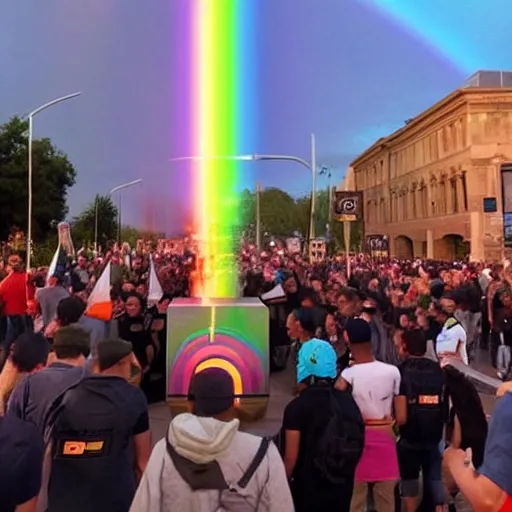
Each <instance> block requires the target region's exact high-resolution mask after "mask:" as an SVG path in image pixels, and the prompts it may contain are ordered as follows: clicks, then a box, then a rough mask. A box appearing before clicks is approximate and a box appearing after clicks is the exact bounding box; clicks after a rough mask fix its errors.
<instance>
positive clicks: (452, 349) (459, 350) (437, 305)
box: [431, 302, 469, 364]
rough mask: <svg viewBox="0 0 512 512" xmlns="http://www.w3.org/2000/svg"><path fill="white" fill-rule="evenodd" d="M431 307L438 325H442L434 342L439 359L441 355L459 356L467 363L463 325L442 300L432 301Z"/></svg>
mask: <svg viewBox="0 0 512 512" xmlns="http://www.w3.org/2000/svg"><path fill="white" fill-rule="evenodd" d="M431 308H432V311H433V312H434V314H435V319H436V321H437V322H438V323H439V325H442V329H441V332H440V333H439V334H438V335H437V338H436V344H435V345H436V354H437V356H438V357H439V358H440V359H442V358H443V357H459V358H460V359H461V361H462V362H463V363H464V364H469V360H468V353H467V349H466V341H467V338H466V331H465V330H464V327H462V325H461V324H460V322H459V321H458V320H457V319H456V318H455V317H454V316H453V314H451V312H450V311H449V310H448V309H447V308H446V307H445V306H444V304H443V303H442V302H434V303H432V305H431Z"/></svg>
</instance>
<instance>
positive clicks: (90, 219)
mask: <svg viewBox="0 0 512 512" xmlns="http://www.w3.org/2000/svg"><path fill="white" fill-rule="evenodd" d="M96 206H97V208H98V244H99V245H101V247H103V248H105V247H107V246H108V245H110V243H111V242H112V241H113V240H115V239H116V237H117V207H116V205H115V204H114V202H113V201H112V199H111V198H110V196H99V195H97V196H96V198H95V200H94V201H93V202H92V203H90V204H89V205H88V206H87V207H86V208H85V210H84V211H83V212H82V213H81V214H80V215H79V216H78V217H75V218H74V219H73V221H72V223H71V236H72V237H73V241H74V243H75V246H76V247H77V248H78V247H81V246H89V247H90V246H92V244H93V242H94V234H95V225H96Z"/></svg>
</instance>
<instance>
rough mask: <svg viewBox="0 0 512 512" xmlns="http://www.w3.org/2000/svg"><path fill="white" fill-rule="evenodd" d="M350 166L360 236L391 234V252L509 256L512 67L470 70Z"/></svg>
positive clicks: (478, 257) (406, 255)
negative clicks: (360, 207) (462, 82)
mask: <svg viewBox="0 0 512 512" xmlns="http://www.w3.org/2000/svg"><path fill="white" fill-rule="evenodd" d="M496 81H497V82H496ZM479 84H484V85H485V87H481V86H479ZM488 84H491V85H492V86H491V87H489V86H488ZM495 84H497V85H495ZM505 84H506V85H505ZM351 167H352V169H353V172H354V180H355V189H356V190H361V191H363V193H364V194H363V195H364V220H365V235H366V237H369V236H371V235H372V236H387V237H388V241H389V251H390V254H391V255H392V256H398V257H404V258H412V257H428V258H436V259H455V258H458V257H461V256H463V255H468V254H469V255H470V257H471V259H472V260H484V259H485V260H500V259H501V258H503V257H504V256H510V255H511V254H512V73H510V72H478V73H476V74H475V75H473V76H472V77H471V78H470V79H469V80H468V81H467V82H466V86H465V87H464V88H462V89H458V90H456V91H454V92H453V93H451V94H450V95H448V96H447V97H446V98H444V99H443V100H441V101H440V102H438V103H437V104H435V105H434V106H433V107H431V108H429V109H428V110H426V111H425V112H423V113H422V114H420V115H418V116H417V117H415V118H413V119H412V120H410V121H409V122H408V123H407V124H406V125H405V126H404V127H403V128H401V129H400V130H398V131H396V132H395V133H393V134H391V135H389V136H388V137H385V138H382V139H380V140H378V141H377V142H376V143H375V144H374V145H373V146H371V147H370V148H368V149H367V150H366V151H365V152H364V153H363V154H361V155H360V156H358V157H357V158H356V159H355V160H354V161H353V162H352V163H351Z"/></svg>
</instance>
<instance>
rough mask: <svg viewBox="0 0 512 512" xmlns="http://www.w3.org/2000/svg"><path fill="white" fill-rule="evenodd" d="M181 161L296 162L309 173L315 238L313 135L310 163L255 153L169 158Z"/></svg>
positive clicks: (311, 235)
mask: <svg viewBox="0 0 512 512" xmlns="http://www.w3.org/2000/svg"><path fill="white" fill-rule="evenodd" d="M182 160H253V161H261V160H280V161H288V162H297V163H298V164H301V165H303V166H304V167H307V168H308V169H309V170H310V172H311V180H312V184H311V214H310V216H309V239H310V240H311V239H313V238H315V213H316V210H315V196H316V173H317V168H316V139H315V134H314V133H312V134H311V161H309V162H308V161H307V160H304V158H300V157H298V156H293V155H266V154H258V153H255V154H253V155H230V156H185V157H178V158H171V159H170V161H171V162H178V161H182Z"/></svg>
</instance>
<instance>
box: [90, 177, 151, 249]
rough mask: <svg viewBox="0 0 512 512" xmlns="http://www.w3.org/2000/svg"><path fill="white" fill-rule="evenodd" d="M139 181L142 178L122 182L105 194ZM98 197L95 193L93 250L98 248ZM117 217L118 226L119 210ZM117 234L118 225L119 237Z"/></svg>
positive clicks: (140, 181) (119, 223)
mask: <svg viewBox="0 0 512 512" xmlns="http://www.w3.org/2000/svg"><path fill="white" fill-rule="evenodd" d="M139 183H142V180H141V179H138V180H133V181H129V182H128V183H123V184H121V185H117V187H114V188H113V189H112V190H111V191H110V192H109V193H108V194H107V197H110V196H111V195H112V194H113V193H114V192H117V191H118V190H122V189H124V188H128V187H132V186H133V185H138V184H139ZM98 199H99V197H98V195H96V209H95V210H96V211H95V214H94V250H95V251H97V250H98V214H99V211H98V205H99V201H98ZM117 215H118V217H119V220H118V225H119V226H120V225H121V212H120V211H119V212H118V213H117ZM119 235H120V228H119V227H118V233H117V238H118V239H119Z"/></svg>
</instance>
